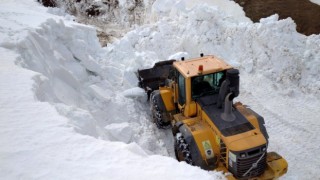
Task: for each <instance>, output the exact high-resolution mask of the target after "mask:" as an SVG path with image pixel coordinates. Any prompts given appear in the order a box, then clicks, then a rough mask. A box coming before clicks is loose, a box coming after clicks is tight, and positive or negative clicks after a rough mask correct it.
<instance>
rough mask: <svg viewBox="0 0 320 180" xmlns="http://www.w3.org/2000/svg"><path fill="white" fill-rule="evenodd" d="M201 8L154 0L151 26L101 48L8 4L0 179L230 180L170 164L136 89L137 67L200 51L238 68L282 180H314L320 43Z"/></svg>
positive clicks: (90, 38)
mask: <svg viewBox="0 0 320 180" xmlns="http://www.w3.org/2000/svg"><path fill="white" fill-rule="evenodd" d="M121 2H122V1H121ZM123 2H124V1H123ZM195 2H196V1H185V0H176V1H174V3H172V4H171V7H170V8H168V3H169V1H167V0H162V1H159V0H157V1H155V3H154V4H153V5H152V17H153V19H154V21H152V22H153V23H150V24H145V25H142V26H139V27H138V26H137V27H136V28H135V29H134V30H133V31H130V32H129V33H127V34H126V35H125V36H124V37H123V38H121V39H119V40H117V41H116V42H115V43H113V44H108V46H107V47H106V48H101V47H100V44H99V42H98V39H97V37H96V31H95V29H94V27H90V26H85V25H81V24H78V23H75V22H73V21H72V18H70V16H68V15H65V14H63V13H60V14H61V15H62V16H57V15H53V14H52V11H53V10H52V9H51V10H50V9H49V10H48V9H46V8H44V7H41V6H40V5H39V4H37V3H36V2H34V1H32V0H25V1H22V0H11V1H9V0H5V1H1V2H0V17H1V18H0V22H1V25H0V55H1V58H0V64H1V66H0V87H1V88H0V128H1V131H0V146H1V148H0V162H1V163H0V179H124V178H126V179H148V178H150V179H151V178H152V179H224V176H223V174H222V173H221V172H216V171H211V172H209V171H204V170H201V169H200V168H198V167H192V166H189V165H187V164H186V163H183V162H181V163H179V162H177V161H176V160H175V159H174V158H173V157H174V155H173V153H172V148H173V147H172V138H171V134H170V131H162V130H158V129H157V128H156V126H155V125H154V124H153V123H152V122H151V118H150V114H149V106H148V104H147V102H146V97H145V96H143V92H142V91H141V89H139V88H137V87H136V85H137V80H136V78H135V75H134V72H135V71H136V70H137V69H142V68H147V67H151V66H152V65H153V64H154V63H155V62H157V61H159V60H165V59H170V58H177V59H178V58H180V57H182V56H184V57H187V58H192V57H197V56H198V55H199V54H200V53H204V54H213V55H216V56H219V57H221V58H223V59H225V60H226V61H227V62H229V63H230V64H232V65H234V66H235V67H237V68H239V69H240V72H241V95H240V97H239V98H237V99H238V100H240V101H242V102H243V103H245V104H249V105H250V106H251V107H252V108H253V109H254V110H256V111H257V112H258V113H260V114H261V115H262V116H264V118H265V121H266V126H267V130H268V133H269V136H270V139H269V141H270V144H269V151H276V152H278V153H279V154H281V155H282V156H284V157H285V158H286V159H287V161H288V163H289V171H288V173H287V174H286V175H285V176H284V177H283V178H282V179H316V178H318V177H319V176H320V174H319V172H318V171H317V169H316V167H319V166H320V159H319V158H318V154H320V148H319V143H320V138H319V136H318V132H319V130H320V122H319V120H318V116H319V114H320V109H319V107H320V78H319V73H320V36H319V35H312V36H304V35H301V34H299V33H297V32H296V30H295V24H294V22H293V21H292V20H291V19H290V18H289V19H285V20H278V16H277V15H273V16H271V17H269V18H266V19H262V20H261V21H260V23H252V22H251V21H250V20H249V19H248V18H246V17H245V16H244V13H243V11H242V10H241V8H240V7H239V6H238V5H237V4H235V3H234V2H233V1H222V0H219V1H218V0H216V1H204V0H203V2H202V3H195ZM205 3H206V4H205ZM48 11H49V13H48ZM56 14H59V13H56Z"/></svg>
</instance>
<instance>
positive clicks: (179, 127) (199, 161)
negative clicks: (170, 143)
mask: <svg viewBox="0 0 320 180" xmlns="http://www.w3.org/2000/svg"><path fill="white" fill-rule="evenodd" d="M176 133H181V134H182V135H183V136H184V139H185V141H186V142H187V144H188V145H189V149H190V153H191V157H192V161H193V163H194V165H195V166H199V167H201V168H202V169H205V170H212V169H214V167H215V166H214V165H210V166H208V164H207V163H206V162H205V161H204V160H203V158H202V156H201V153H200V150H199V147H198V145H197V143H196V141H195V139H194V137H193V135H192V132H191V131H190V130H189V128H188V127H187V125H185V124H183V122H181V121H179V122H177V123H176V124H175V125H174V126H173V135H174V136H175V135H176Z"/></svg>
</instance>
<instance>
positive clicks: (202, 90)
mask: <svg viewBox="0 0 320 180" xmlns="http://www.w3.org/2000/svg"><path fill="white" fill-rule="evenodd" d="M225 74H226V72H225V71H221V72H217V73H211V74H206V75H200V76H195V77H192V78H191V97H192V99H193V100H196V99H198V98H200V97H202V96H206V95H213V94H218V93H219V90H220V87H221V84H222V82H223V80H224V79H225Z"/></svg>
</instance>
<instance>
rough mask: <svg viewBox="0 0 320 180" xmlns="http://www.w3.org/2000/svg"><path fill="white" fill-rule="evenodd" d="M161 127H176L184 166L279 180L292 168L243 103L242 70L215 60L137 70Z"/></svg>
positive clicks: (258, 118)
mask: <svg viewBox="0 0 320 180" xmlns="http://www.w3.org/2000/svg"><path fill="white" fill-rule="evenodd" d="M137 77H138V79H139V86H140V87H141V88H144V89H145V91H146V92H147V95H148V99H149V101H150V104H151V109H152V117H153V120H154V122H155V123H156V125H157V126H158V128H163V129H167V128H172V133H173V136H174V139H175V143H174V150H175V154H176V158H177V159H178V160H179V161H185V162H186V163H188V164H191V165H195V166H199V167H201V168H202V169H205V170H220V171H224V172H229V173H226V174H229V175H227V178H228V179H257V180H258V179H263V180H264V179H276V178H278V177H280V176H282V175H283V174H285V173H286V172H287V168H288V164H287V162H286V160H285V159H284V158H282V157H281V156H280V155H278V154H277V153H275V152H268V151H267V149H268V138H269V137H268V133H267V131H266V128H265V125H264V124H265V122H264V119H263V117H262V116H260V115H259V114H257V113H256V112H254V111H253V110H252V109H250V108H249V107H247V106H245V105H243V104H241V103H240V102H237V103H233V99H234V98H235V97H237V96H238V95H239V70H237V69H235V68H233V67H232V66H230V65H229V64H227V63H226V62H224V61H223V60H221V59H219V58H217V57H215V56H203V54H201V55H200V57H199V58H195V59H190V60H184V58H181V60H179V61H177V60H168V61H162V62H158V63H156V64H155V65H154V67H153V68H150V69H143V70H138V72H137Z"/></svg>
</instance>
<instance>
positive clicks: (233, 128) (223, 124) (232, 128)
mask: <svg viewBox="0 0 320 180" xmlns="http://www.w3.org/2000/svg"><path fill="white" fill-rule="evenodd" d="M217 100H218V95H217V94H214V95H210V96H205V97H201V98H199V99H197V102H198V104H199V106H200V107H201V108H202V109H203V111H204V112H205V113H206V114H207V116H208V117H209V118H210V120H211V121H212V122H213V124H215V125H216V126H217V128H218V129H219V131H220V132H221V133H222V135H223V136H225V137H228V136H233V135H236V134H240V133H244V132H247V131H251V130H253V129H254V127H253V126H252V125H251V123H250V122H249V121H248V120H247V119H246V118H245V117H244V116H243V115H242V114H241V113H240V112H239V111H238V110H236V109H233V110H232V111H233V112H232V113H233V114H234V116H235V118H234V120H233V121H225V120H224V119H223V118H222V117H221V114H223V113H224V108H218V107H217V105H216V104H217Z"/></svg>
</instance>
